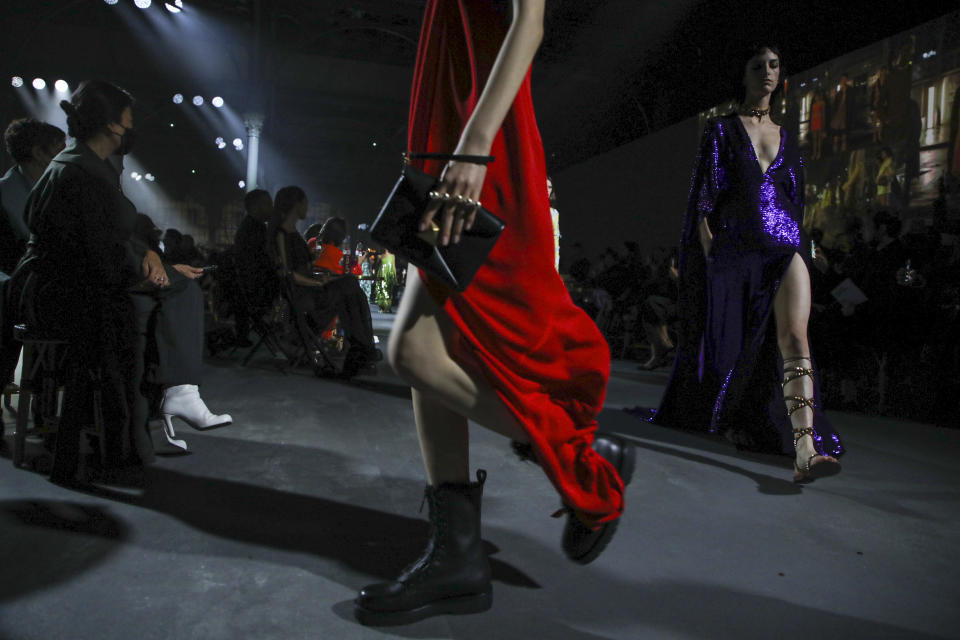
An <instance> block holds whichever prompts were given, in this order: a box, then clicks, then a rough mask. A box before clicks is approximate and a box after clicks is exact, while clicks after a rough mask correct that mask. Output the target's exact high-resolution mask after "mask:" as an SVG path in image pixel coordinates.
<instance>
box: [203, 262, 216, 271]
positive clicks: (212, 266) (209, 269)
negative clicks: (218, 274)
mask: <svg viewBox="0 0 960 640" xmlns="http://www.w3.org/2000/svg"><path fill="white" fill-rule="evenodd" d="M201 269H203V272H204V273H210V272H211V271H216V270H217V265H215V264H208V265H207V266H205V267H201Z"/></svg>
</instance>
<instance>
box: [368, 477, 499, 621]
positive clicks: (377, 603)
mask: <svg viewBox="0 0 960 640" xmlns="http://www.w3.org/2000/svg"><path fill="white" fill-rule="evenodd" d="M486 478H487V472H486V471H484V470H483V469H480V470H478V471H477V482H472V483H469V484H456V483H444V484H441V485H440V486H437V487H431V486H427V487H426V489H425V490H424V495H425V498H426V500H427V502H428V504H429V508H430V540H429V541H428V542H427V548H426V550H425V551H424V552H423V555H421V556H420V558H419V559H418V560H417V561H416V562H414V563H413V564H411V565H410V566H409V567H408V568H407V569H405V570H404V571H403V573H401V574H400V577H398V578H397V579H396V580H395V581H393V582H385V583H381V584H374V585H370V586H367V587H364V588H363V589H362V590H361V591H360V594H359V595H358V596H357V599H356V600H355V601H354V613H355V615H356V617H357V620H359V621H360V623H361V624H365V625H396V624H409V623H411V622H415V621H417V620H421V619H423V618H428V617H430V616H435V615H439V614H444V613H456V614H459V613H478V612H480V611H486V610H487V609H489V608H490V605H491V604H492V603H493V590H492V586H491V584H490V564H489V563H488V562H487V555H486V553H485V552H484V550H483V541H482V540H481V538H480V499H481V496H482V495H483V483H484V481H485V480H486Z"/></svg>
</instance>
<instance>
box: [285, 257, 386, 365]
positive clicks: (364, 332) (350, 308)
mask: <svg viewBox="0 0 960 640" xmlns="http://www.w3.org/2000/svg"><path fill="white" fill-rule="evenodd" d="M293 290H294V296H295V300H294V304H295V305H296V306H297V307H298V308H299V309H301V310H303V311H306V312H307V313H309V314H310V317H311V319H312V320H313V322H314V323H315V325H316V329H317V331H323V330H324V329H325V328H326V327H327V325H329V324H330V321H331V320H333V318H334V317H339V318H340V325H341V326H342V327H343V331H344V333H345V334H346V336H347V338H348V340H349V341H350V343H351V345H352V346H353V345H356V346H358V347H361V348H364V349H368V350H370V349H373V348H374V347H373V320H372V319H371V317H370V305H369V304H367V295H366V294H365V293H364V292H363V289H361V288H360V282H359V281H358V280H357V279H356V277H354V276H352V275H345V276H340V277H338V278H335V279H334V280H331V281H330V282H328V283H326V284H324V285H323V286H322V287H304V286H301V285H294V288H293Z"/></svg>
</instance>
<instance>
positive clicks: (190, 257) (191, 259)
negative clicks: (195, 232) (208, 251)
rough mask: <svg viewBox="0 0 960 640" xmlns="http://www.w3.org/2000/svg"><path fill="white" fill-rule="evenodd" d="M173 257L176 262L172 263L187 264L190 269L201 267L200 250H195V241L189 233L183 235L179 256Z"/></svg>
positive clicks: (201, 256) (201, 257)
mask: <svg viewBox="0 0 960 640" xmlns="http://www.w3.org/2000/svg"><path fill="white" fill-rule="evenodd" d="M175 257H176V260H175V261H174V262H177V263H180V264H188V265H190V266H191V267H202V266H203V254H201V253H200V249H198V248H197V241H196V240H194V239H193V236H192V235H190V234H189V233H185V234H183V238H182V239H181V242H180V254H179V255H177V256H175Z"/></svg>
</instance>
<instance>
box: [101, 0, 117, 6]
mask: <svg viewBox="0 0 960 640" xmlns="http://www.w3.org/2000/svg"><path fill="white" fill-rule="evenodd" d="M103 1H104V2H106V3H107V4H109V5H110V6H113V5H115V4H117V3H118V2H120V0H103Z"/></svg>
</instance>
